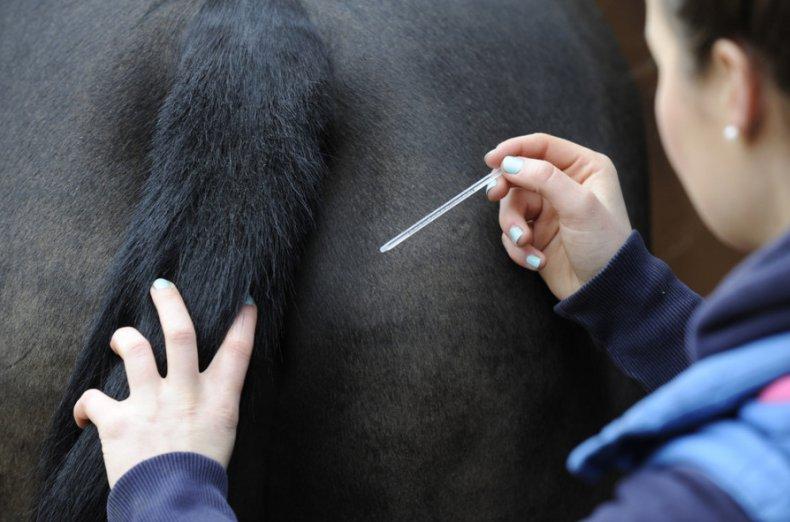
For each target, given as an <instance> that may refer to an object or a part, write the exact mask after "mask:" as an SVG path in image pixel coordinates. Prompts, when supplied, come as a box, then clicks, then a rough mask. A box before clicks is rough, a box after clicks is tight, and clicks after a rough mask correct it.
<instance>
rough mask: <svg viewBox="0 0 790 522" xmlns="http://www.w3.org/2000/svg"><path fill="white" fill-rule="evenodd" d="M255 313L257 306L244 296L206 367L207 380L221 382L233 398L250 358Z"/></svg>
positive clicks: (238, 393)
mask: <svg viewBox="0 0 790 522" xmlns="http://www.w3.org/2000/svg"><path fill="white" fill-rule="evenodd" d="M257 316H258V309H257V307H256V306H255V303H254V302H253V301H252V298H248V300H246V301H245V304H244V306H242V307H241V311H240V312H239V315H237V316H236V319H235V320H234V321H233V324H232V325H231V327H230V330H228V333H227V335H225V340H224V341H223V342H222V345H221V346H220V347H219V350H217V354H216V355H215V356H214V360H213V361H211V364H210V365H209V367H208V369H207V370H206V373H207V375H208V377H209V379H211V380H212V381H214V382H217V383H221V384H222V386H221V389H223V390H227V391H228V392H229V393H230V394H231V395H232V396H233V397H234V398H236V399H238V397H239V396H240V395H241V389H242V388H243V387H244V378H245V376H246V375H247V368H248V367H249V364H250V358H251V357H252V347H253V344H254V341H255V324H256V322H257Z"/></svg>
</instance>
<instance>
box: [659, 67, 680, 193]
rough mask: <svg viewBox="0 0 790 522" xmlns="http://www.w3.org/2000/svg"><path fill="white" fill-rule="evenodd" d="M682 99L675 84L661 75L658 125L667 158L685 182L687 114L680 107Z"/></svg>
mask: <svg viewBox="0 0 790 522" xmlns="http://www.w3.org/2000/svg"><path fill="white" fill-rule="evenodd" d="M681 99H682V98H681V97H680V96H679V93H677V92H676V89H674V88H673V82H671V81H667V79H666V78H665V77H664V76H663V75H661V76H660V77H659V82H658V87H657V89H656V101H655V112H656V123H657V125H658V132H659V135H660V136H661V142H662V144H663V145H664V150H665V151H666V153H667V157H668V158H669V161H670V163H671V164H672V167H673V168H674V169H675V172H676V173H677V174H678V176H679V177H680V179H681V180H684V179H685V172H686V167H687V165H686V162H685V152H684V150H683V144H684V143H686V140H685V139H684V137H683V134H684V130H685V129H686V125H684V121H683V120H684V113H685V114H687V112H686V111H684V110H682V108H681V107H679V104H680V100H681Z"/></svg>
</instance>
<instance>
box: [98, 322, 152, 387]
mask: <svg viewBox="0 0 790 522" xmlns="http://www.w3.org/2000/svg"><path fill="white" fill-rule="evenodd" d="M110 348H112V351H114V352H115V353H116V354H117V355H118V357H120V358H121V359H123V367H124V369H125V370H126V378H127V379H128V380H129V391H130V393H135V392H142V391H145V390H150V389H151V388H153V387H154V386H156V384H157V383H158V382H159V380H160V379H161V377H160V375H159V370H157V368H156V361H155V360H154V352H153V351H152V350H151V345H150V343H149V342H148V340H147V339H146V338H145V337H143V334H141V333H140V332H138V331H137V330H135V329H134V328H131V327H128V326H127V327H124V328H119V329H118V330H116V331H115V333H114V334H113V335H112V337H111V338H110Z"/></svg>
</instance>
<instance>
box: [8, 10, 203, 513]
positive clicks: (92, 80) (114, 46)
mask: <svg viewBox="0 0 790 522" xmlns="http://www.w3.org/2000/svg"><path fill="white" fill-rule="evenodd" d="M148 3H151V4H153V3H156V2H154V1H153V0H152V1H151V2H132V1H129V2H104V1H101V0H95V1H86V2H78V3H74V2H68V3H65V2H27V1H26V0H15V1H8V2H2V4H0V121H2V122H3V124H2V126H1V127H0V151H2V153H0V245H1V247H0V309H1V310H2V311H3V314H2V316H1V317H0V396H2V400H0V418H2V422H1V423H0V519H3V520H6V519H7V520H20V519H23V517H22V514H21V513H22V512H23V510H26V509H28V508H29V507H30V503H31V500H32V492H33V490H34V488H35V484H34V475H35V465H36V461H37V459H38V452H39V450H40V444H41V440H42V439H43V437H44V435H45V433H46V431H47V429H48V428H49V425H50V418H51V416H52V412H53V410H54V408H55V406H56V405H57V404H58V402H59V400H60V397H61V396H62V395H63V390H64V387H65V384H66V381H67V379H68V376H69V374H70V373H71V371H72V368H73V366H74V358H75V356H76V354H77V352H78V351H79V349H80V346H81V344H82V341H83V336H84V335H85V334H86V331H87V326H88V323H89V321H90V320H91V318H92V317H93V315H94V313H95V312H96V308H97V299H98V297H99V296H100V295H101V293H102V285H103V283H104V281H105V271H106V269H107V267H108V265H109V261H110V258H111V257H112V255H113V254H114V253H115V251H116V250H117V248H118V246H119V245H120V242H121V239H122V234H123V230H124V228H125V226H126V223H127V222H128V219H129V217H130V213H131V209H132V208H133V206H134V204H135V202H136V196H137V193H138V188H139V186H140V184H141V183H142V181H143V180H144V179H145V175H146V172H145V166H144V163H145V154H146V152H147V150H148V146H149V141H150V132H151V130H152V129H153V126H154V120H155V118H156V113H157V110H158V106H159V102H160V100H161V98H162V97H163V96H164V94H165V93H166V89H167V83H168V82H167V76H168V74H169V72H170V70H171V67H172V60H173V58H174V54H173V51H174V50H175V38H177V37H178V30H179V27H180V23H181V21H183V20H184V19H187V18H188V12H189V9H187V10H185V9H184V7H185V5H184V4H185V3H184V2H175V3H172V4H170V5H168V6H164V7H162V8H161V9H160V10H159V11H157V12H156V13H152V14H151V15H150V16H149V17H147V18H145V19H144V17H143V14H144V13H145V12H146V9H147V7H148V5H147V4H148ZM185 11H186V12H185Z"/></svg>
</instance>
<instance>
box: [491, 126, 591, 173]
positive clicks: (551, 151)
mask: <svg viewBox="0 0 790 522" xmlns="http://www.w3.org/2000/svg"><path fill="white" fill-rule="evenodd" d="M506 156H523V157H527V158H532V159H541V160H544V161H548V162H549V163H552V164H553V165H556V166H557V168H559V169H561V170H565V169H568V168H570V167H571V166H572V165H574V164H575V163H579V162H582V161H585V162H589V163H591V164H596V165H597V164H598V163H599V162H602V161H603V156H602V155H601V154H599V153H597V152H595V151H594V150H592V149H588V148H587V147H583V146H581V145H579V144H577V143H573V142H572V141H568V140H564V139H562V138H558V137H556V136H551V135H550V134H543V133H536V134H528V135H526V136H518V137H516V138H510V139H508V140H505V141H503V142H502V143H500V144H499V145H497V146H496V148H495V149H493V150H491V151H490V152H489V153H488V154H486V156H485V162H486V164H487V165H488V166H490V167H491V168H492V169H493V168H496V167H498V166H499V165H500V163H502V160H503V159H505V157H506Z"/></svg>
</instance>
